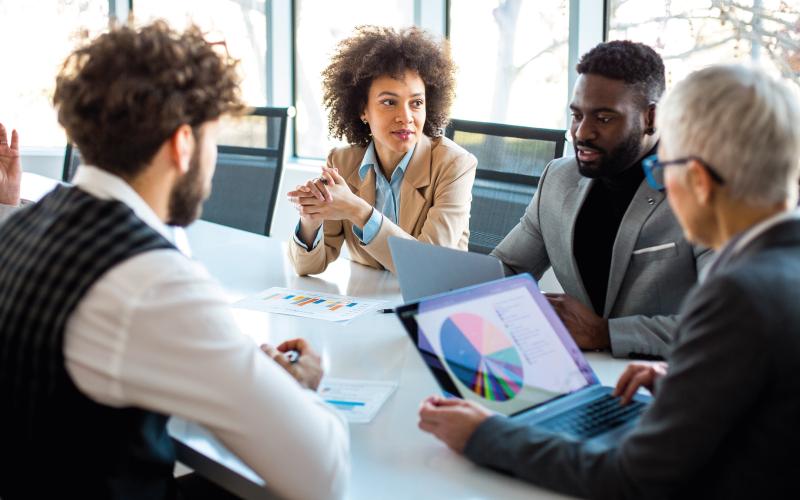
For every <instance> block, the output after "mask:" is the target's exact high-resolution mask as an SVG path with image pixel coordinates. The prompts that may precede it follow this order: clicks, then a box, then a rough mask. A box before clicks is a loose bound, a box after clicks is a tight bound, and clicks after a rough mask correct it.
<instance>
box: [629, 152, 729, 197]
mask: <svg viewBox="0 0 800 500" xmlns="http://www.w3.org/2000/svg"><path fill="white" fill-rule="evenodd" d="M692 160H694V161H696V162H697V163H699V164H700V165H702V166H703V168H704V169H706V172H708V175H710V176H711V178H712V179H713V180H714V182H716V183H717V184H719V185H720V186H721V185H723V184H725V180H724V179H723V178H722V176H721V175H719V174H718V173H717V171H716V170H714V169H713V168H712V167H711V165H709V164H708V163H706V162H704V161H703V160H701V159H700V158H698V157H697V156H687V157H685V158H678V159H677V160H669V161H658V155H651V156H648V157H647V158H645V159H644V160H642V168H643V169H644V175H645V176H646V177H647V183H648V184H650V187H651V188H653V189H655V190H657V191H663V190H664V189H666V187H665V186H664V167H668V166H670V165H680V164H686V163H688V162H690V161H692Z"/></svg>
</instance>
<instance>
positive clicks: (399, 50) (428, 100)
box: [322, 26, 455, 146]
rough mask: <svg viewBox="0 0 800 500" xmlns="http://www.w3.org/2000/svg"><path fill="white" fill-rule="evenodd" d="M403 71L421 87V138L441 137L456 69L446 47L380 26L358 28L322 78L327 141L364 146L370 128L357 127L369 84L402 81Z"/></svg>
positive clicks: (411, 31)
mask: <svg viewBox="0 0 800 500" xmlns="http://www.w3.org/2000/svg"><path fill="white" fill-rule="evenodd" d="M406 70H413V71H416V72H417V73H419V76H420V78H421V79H422V81H423V82H424V83H425V109H426V115H427V118H426V120H425V126H424V128H423V130H422V131H423V133H424V134H425V135H427V136H428V137H438V136H439V135H441V133H442V128H444V127H445V126H446V125H447V121H448V117H449V114H450V106H451V104H452V103H453V98H454V96H455V64H453V60H452V59H451V57H450V47H449V45H448V43H447V42H446V41H441V42H440V41H438V40H436V39H434V38H433V37H432V36H431V35H429V34H428V33H426V32H425V31H423V30H421V29H419V28H406V29H403V30H400V31H396V30H394V29H392V28H385V27H379V26H359V27H357V28H356V33H355V35H353V36H351V37H350V38H347V39H345V40H343V41H341V42H340V43H339V45H338V46H337V51H336V54H335V55H334V56H333V59H331V62H330V64H329V65H328V67H327V68H325V70H324V71H323V72H322V82H323V89H324V93H323V104H324V105H325V107H326V108H327V109H328V132H329V133H330V135H331V136H332V137H335V138H342V137H344V138H345V139H346V140H347V142H349V143H350V144H353V145H358V146H366V145H368V144H369V141H370V135H369V125H367V124H364V123H363V122H362V121H361V114H362V113H363V112H364V107H365V106H366V105H367V97H368V95H369V87H370V84H371V83H372V81H373V80H374V79H375V78H378V77H381V76H390V77H393V78H398V79H399V78H402V75H403V73H404V72H405V71H406Z"/></svg>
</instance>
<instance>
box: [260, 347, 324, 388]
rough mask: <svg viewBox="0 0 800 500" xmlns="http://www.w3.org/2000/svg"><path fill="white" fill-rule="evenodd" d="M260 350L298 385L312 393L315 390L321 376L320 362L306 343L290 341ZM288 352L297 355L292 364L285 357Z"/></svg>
mask: <svg viewBox="0 0 800 500" xmlns="http://www.w3.org/2000/svg"><path fill="white" fill-rule="evenodd" d="M261 350H262V351H264V352H265V353H266V354H267V356H269V357H270V358H272V359H273V360H274V361H275V362H276V363H278V364H279V365H281V366H282V367H283V368H284V369H285V370H286V371H287V372H289V374H290V375H291V376H292V377H294V378H295V380H297V381H298V382H300V385H302V386H303V387H307V388H309V389H311V390H313V391H316V390H317V387H319V383H320V381H321V380H322V375H323V370H322V361H321V360H320V357H319V355H318V354H317V353H316V352H315V351H314V350H313V349H312V348H311V346H310V345H309V344H308V342H306V341H305V340H303V339H292V340H287V341H286V342H283V343H282V344H280V345H279V346H278V347H272V346H271V345H269V344H263V345H262V346H261ZM290 351H295V352H297V354H298V356H297V359H296V360H295V361H294V362H292V361H290V360H289V357H287V353H289V352H290Z"/></svg>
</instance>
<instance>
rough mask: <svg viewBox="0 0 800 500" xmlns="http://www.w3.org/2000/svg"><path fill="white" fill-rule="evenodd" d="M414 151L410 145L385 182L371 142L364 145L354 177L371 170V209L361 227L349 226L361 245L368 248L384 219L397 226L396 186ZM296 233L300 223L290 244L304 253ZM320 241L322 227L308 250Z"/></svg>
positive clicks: (398, 193) (398, 210) (362, 176)
mask: <svg viewBox="0 0 800 500" xmlns="http://www.w3.org/2000/svg"><path fill="white" fill-rule="evenodd" d="M416 148H417V147H416V146H414V147H413V148H411V149H410V150H409V151H408V152H407V153H406V154H405V156H403V158H402V159H401V160H400V163H398V164H397V167H395V169H394V171H393V172H392V178H391V179H390V180H387V179H386V176H384V175H383V171H382V170H381V168H380V166H379V163H378V155H377V152H376V151H375V143H374V142H370V143H369V146H367V151H366V152H365V153H364V159H362V160H361V165H360V166H359V167H358V176H359V177H360V178H361V180H362V181H363V180H364V178H365V177H366V176H367V172H369V169H370V168H372V169H373V170H374V171H375V207H374V208H373V210H372V214H371V215H370V216H369V219H368V220H367V223H366V224H365V225H364V227H363V228H360V227H358V226H356V225H353V234H355V235H356V237H357V238H358V239H359V240H360V241H361V243H362V244H364V245H368V244H369V243H370V242H371V241H372V240H373V239H374V238H375V236H376V235H377V234H378V232H379V231H380V229H381V224H383V218H384V217H388V218H389V220H390V221H392V222H394V223H395V224H397V221H398V219H399V212H400V185H401V184H402V183H403V177H405V173H406V168H407V167H408V164H409V162H410V161H411V157H412V156H413V155H414V150H416ZM299 234H300V223H299V222H298V223H297V228H296V229H295V234H294V241H295V242H297V244H298V245H300V246H301V247H303V248H305V249H306V250H308V247H307V246H306V245H305V244H304V243H303V242H302V241H301V240H300V237H299ZM320 240H322V227H320V229H318V230H317V235H316V236H315V237H314V244H313V245H312V246H311V250H313V249H314V248H316V247H317V244H319V242H320Z"/></svg>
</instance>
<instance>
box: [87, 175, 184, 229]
mask: <svg viewBox="0 0 800 500" xmlns="http://www.w3.org/2000/svg"><path fill="white" fill-rule="evenodd" d="M73 183H74V184H75V185H76V186H78V187H79V188H81V189H82V190H84V191H86V192H87V193H89V194H91V195H92V196H94V197H96V198H100V199H102V200H117V201H119V202H122V203H124V204H125V205H127V206H128V208H130V209H131V210H133V213H135V214H136V216H137V217H139V219H141V220H142V221H143V222H144V223H145V224H147V225H148V226H150V227H151V228H153V229H154V230H156V231H157V232H158V233H159V234H161V236H163V237H164V238H166V239H167V240H168V241H169V242H170V243H172V244H175V235H174V232H173V229H172V228H171V227H170V226H167V225H166V224H164V222H162V220H161V219H160V218H159V217H158V215H156V213H155V212H154V211H153V209H152V208H150V205H148V204H147V203H146V202H145V201H144V200H143V199H142V197H141V196H139V193H137V192H136V191H135V190H134V189H133V188H132V187H131V186H130V184H128V183H127V182H125V181H124V180H123V179H122V178H121V177H118V176H116V175H114V174H112V173H110V172H107V171H105V170H102V169H100V168H97V167H90V166H88V165H81V166H80V168H78V171H77V172H76V174H75V179H74V181H73Z"/></svg>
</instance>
